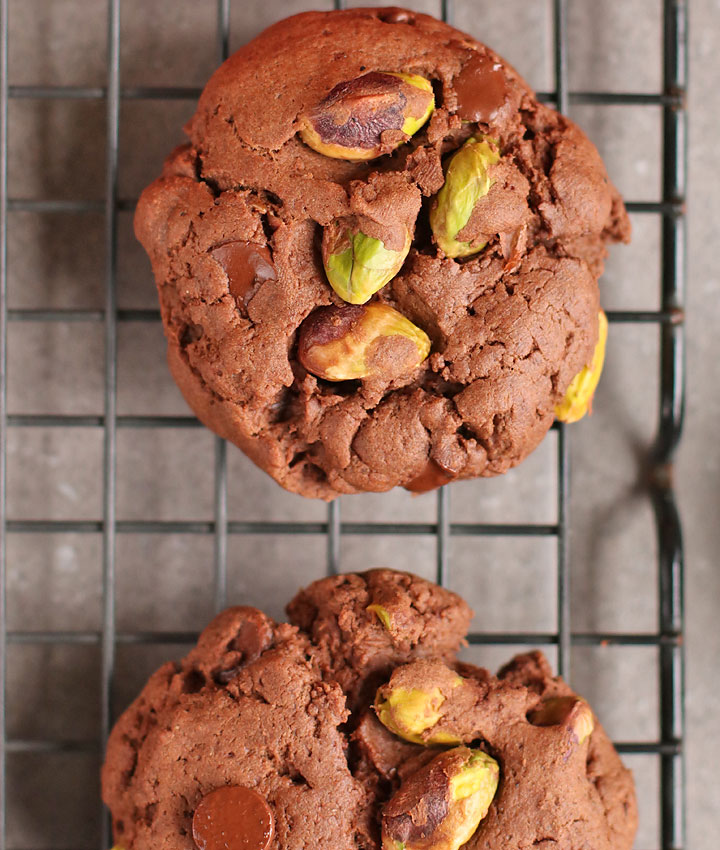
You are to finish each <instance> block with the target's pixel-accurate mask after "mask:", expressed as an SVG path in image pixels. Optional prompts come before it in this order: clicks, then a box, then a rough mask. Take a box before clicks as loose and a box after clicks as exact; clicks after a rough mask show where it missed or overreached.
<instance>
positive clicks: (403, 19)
mask: <svg viewBox="0 0 720 850" xmlns="http://www.w3.org/2000/svg"><path fill="white" fill-rule="evenodd" d="M378 18H380V20H381V21H383V22H384V23H386V24H414V23H415V15H413V13H412V12H410V11H408V10H407V9H399V8H398V7H397V6H390V8H388V9H381V10H380V12H379V13H378Z"/></svg>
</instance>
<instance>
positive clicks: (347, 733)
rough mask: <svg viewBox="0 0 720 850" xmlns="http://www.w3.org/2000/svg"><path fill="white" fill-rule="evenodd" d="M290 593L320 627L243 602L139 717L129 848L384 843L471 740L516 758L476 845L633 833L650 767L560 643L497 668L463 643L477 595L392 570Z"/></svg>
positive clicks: (119, 802) (590, 842) (130, 729)
mask: <svg viewBox="0 0 720 850" xmlns="http://www.w3.org/2000/svg"><path fill="white" fill-rule="evenodd" d="M368 606H370V608H371V610H370V611H368ZM288 608H289V611H290V613H291V616H292V617H293V619H294V620H295V621H296V623H298V625H299V626H300V628H298V627H297V626H293V625H288V624H277V623H274V622H273V621H272V620H270V619H269V618H268V617H266V616H265V615H264V614H262V613H261V612H260V611H258V610H256V609H254V608H231V609H229V610H228V611H225V612H224V613H223V614H221V615H219V616H218V617H216V618H215V620H213V622H212V623H211V624H210V625H209V626H208V628H207V629H206V630H205V631H204V632H203V633H202V635H201V636H200V639H199V641H198V644H197V646H196V647H195V649H193V650H192V651H191V652H190V654H189V655H188V656H187V657H186V658H185V659H184V660H183V661H182V662H181V663H179V664H172V663H171V664H166V665H165V666H164V667H162V668H160V670H158V672H157V673H155V674H154V676H152V677H151V679H150V680H149V682H148V684H147V685H146V686H145V688H144V690H143V692H142V693H141V694H140V696H139V697H138V698H137V700H135V702H134V703H133V704H132V705H131V706H130V708H129V709H128V710H127V711H126V712H125V713H124V714H123V716H122V717H121V718H120V720H119V721H118V723H117V725H116V726H115V728H114V729H113V732H112V734H111V736H110V740H109V742H108V748H107V754H106V760H105V765H104V768H103V774H102V786H103V799H104V800H105V802H106V803H107V805H108V806H109V808H110V810H111V813H112V821H113V829H114V836H115V842H116V844H117V845H118V846H119V847H121V848H122V850H195V848H198V850H221V848H224V847H225V846H226V844H227V842H228V841H229V842H230V843H229V844H228V845H227V846H228V847H229V848H230V850H239V848H242V847H247V848H251V849H252V850H271V848H272V850H291V848H306V847H314V848H317V850H331V848H333V850H334V848H337V847H338V846H339V847H345V848H351V850H352V849H353V848H354V850H378V848H379V847H380V842H381V831H380V829H381V824H386V822H388V819H387V818H386V817H384V813H385V814H388V813H389V814H390V815H391V816H392V817H391V819H390V820H391V825H392V827H393V828H400V827H401V826H402V825H403V824H405V823H406V820H407V818H406V817H405V813H404V808H403V807H404V806H405V804H406V803H405V801H408V800H410V801H414V805H420V806H421V807H422V806H424V805H425V803H424V802H423V801H427V803H428V805H430V804H432V802H433V797H432V793H433V789H432V788H427V789H426V788H425V787H424V786H423V782H424V781H425V780H424V777H431V778H432V777H435V779H434V780H433V781H435V780H437V779H438V778H439V779H442V777H443V776H444V775H446V773H447V771H448V770H450V769H451V768H452V766H453V765H459V764H461V763H463V762H465V761H466V760H467V754H468V753H469V752H470V751H469V750H467V749H466V748H465V746H463V745H467V746H468V747H472V748H473V749H472V752H473V753H478V752H480V756H481V759H485V760H487V756H489V757H490V763H492V764H493V765H495V764H496V765H497V767H496V766H494V767H493V770H494V772H495V775H494V784H493V785H492V787H491V789H490V791H489V796H487V795H486V796H487V800H486V801H485V808H484V809H483V813H482V814H481V815H479V817H480V822H479V826H478V827H477V829H476V830H475V829H474V827H472V829H471V830H470V831H472V835H471V837H470V838H469V840H468V842H467V844H466V846H467V847H468V848H470V850H473V848H478V850H480V848H482V850H503V848H506V847H507V846H513V847H533V846H550V844H551V843H552V844H553V845H556V846H557V847H558V848H565V849H566V850H572V848H576V847H585V846H587V847H593V848H597V850H630V847H631V845H632V841H633V837H634V833H635V829H636V824H637V814H636V809H635V796H634V788H633V783H632V778H631V775H630V773H629V771H627V770H626V769H625V768H624V767H623V766H622V764H621V762H620V760H619V758H618V756H617V753H616V752H615V750H614V749H613V746H612V744H611V742H610V741H609V739H608V738H607V736H606V735H605V733H604V731H603V730H602V728H601V727H600V725H599V724H598V722H597V720H596V719H595V718H594V716H593V714H592V712H591V710H590V707H589V706H588V705H587V703H585V701H584V700H582V699H580V698H579V697H577V696H576V695H574V694H573V692H572V691H571V689H570V688H569V687H568V686H567V685H566V684H565V683H564V682H562V680H560V679H558V678H553V676H552V673H551V671H550V668H549V666H548V664H547V661H546V660H545V659H544V657H543V656H542V654H541V653H539V652H536V653H531V654H528V655H522V656H518V657H516V658H515V659H514V660H513V661H512V662H511V663H510V664H509V665H507V666H506V667H504V668H503V669H502V670H501V671H500V672H499V674H498V676H497V677H496V676H493V675H491V674H490V673H489V672H488V671H487V670H483V669H481V668H478V667H474V666H472V665H469V664H463V663H460V662H457V660H456V658H455V650H456V649H457V648H458V646H459V644H460V643H461V641H462V638H463V635H464V634H465V632H466V630H467V627H468V625H469V620H470V615H471V612H470V610H469V608H468V607H467V605H466V604H465V603H464V602H463V601H462V600H461V599H460V598H459V597H458V596H456V595H455V594H452V593H450V592H448V591H446V590H443V589H442V588H439V587H436V586H435V585H432V584H431V583H429V582H426V581H424V580H422V579H419V578H418V577H416V576H410V575H408V574H405V573H395V572H392V571H390V570H372V571H370V572H368V573H364V574H362V575H352V574H351V575H347V576H337V577H335V578H332V579H326V580H322V581H319V582H315V584H313V585H311V586H310V587H309V588H307V589H305V590H304V591H301V592H300V593H299V594H298V595H297V596H296V597H295V599H294V600H293V601H292V602H291V603H290V605H289V606H288ZM364 644H366V647H365V649H363V645H364ZM378 679H381V682H382V684H381V687H380V688H379V689H378V690H377V694H376V693H375V684H374V683H376V682H377V681H378ZM371 683H373V687H372V690H370V688H369V686H370V684H371ZM391 694H395V695H396V696H398V695H399V697H400V699H399V702H398V701H396V702H393V701H392V699H391ZM346 695H347V696H348V697H349V699H347V700H346ZM408 695H409V697H410V699H409V700H408V699H407V696H408ZM426 695H427V696H428V698H429V702H428V701H426V700H425V697H426ZM388 704H392V711H391V712H390V713H388V711H387V708H386V706H387V705H388ZM398 706H399V707H400V708H399V709H398ZM408 706H409V707H410V709H411V710H410V711H409V713H408V712H407V711H405V713H404V714H403V713H402V712H403V708H407V707H408ZM398 712H399V713H398ZM407 723H410V724H411V725H413V724H414V725H413V729H412V730H411V734H410V737H411V738H412V739H413V740H411V741H408V740H406V734H407V729H406V726H407ZM418 723H419V725H418ZM456 746H457V747H459V749H458V750H457V753H455V752H454V748H455V747H456ZM439 753H446V754H447V758H443V759H440V760H438V754H439ZM440 762H442V765H441V764H440ZM441 768H442V769H441ZM439 771H440V772H439ZM443 771H444V773H443ZM498 777H499V784H497V783H498ZM408 783H409V784H408ZM496 785H497V790H495V786H496ZM447 791H448V786H447V783H446V784H445V788H444V794H445V797H444V799H445V804H446V808H445V809H438V811H439V812H440V815H442V818H444V817H445V814H444V812H445V811H446V810H447V809H448V806H447V802H448V800H447ZM452 799H453V798H452V797H451V798H450V802H451V803H452ZM391 801H392V802H391ZM488 806H489V808H488ZM455 814H457V812H456V813H455ZM442 818H441V819H442ZM398 825H400V826H398ZM442 826H443V827H444V828H445V829H446V832H447V829H449V827H448V824H447V823H443V824H442ZM403 828H404V827H403ZM468 834H469V832H468ZM428 850H432V848H431V847H430V846H428Z"/></svg>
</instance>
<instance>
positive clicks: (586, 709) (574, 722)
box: [528, 696, 595, 744]
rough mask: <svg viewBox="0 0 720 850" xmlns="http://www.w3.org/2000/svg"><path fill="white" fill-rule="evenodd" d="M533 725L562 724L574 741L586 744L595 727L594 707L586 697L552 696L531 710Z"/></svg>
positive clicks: (529, 718) (530, 716)
mask: <svg viewBox="0 0 720 850" xmlns="http://www.w3.org/2000/svg"><path fill="white" fill-rule="evenodd" d="M528 720H529V721H530V722H531V723H532V724H533V726H562V727H564V728H565V729H567V731H568V732H569V733H570V735H571V736H572V738H573V741H576V742H577V743H578V744H584V743H585V741H587V739H588V738H589V737H590V735H592V733H593V730H594V729H595V718H594V716H593V713H592V709H591V708H590V706H589V705H588V704H587V703H586V702H585V700H584V699H581V698H580V697H575V696H567V697H550V698H549V699H546V700H543V702H541V703H540V705H539V706H538V707H537V708H536V709H534V710H533V711H531V712H530V714H529V715H528Z"/></svg>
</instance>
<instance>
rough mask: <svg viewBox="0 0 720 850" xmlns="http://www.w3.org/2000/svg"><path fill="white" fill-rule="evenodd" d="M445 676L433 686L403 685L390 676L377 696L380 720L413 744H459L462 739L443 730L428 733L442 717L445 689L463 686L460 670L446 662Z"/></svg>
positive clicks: (443, 668) (442, 670)
mask: <svg viewBox="0 0 720 850" xmlns="http://www.w3.org/2000/svg"><path fill="white" fill-rule="evenodd" d="M439 669H440V671H441V672H442V674H443V676H442V679H441V680H438V682H437V685H435V686H434V687H430V688H416V687H410V688H406V687H402V686H400V685H398V684H396V683H394V682H393V679H392V678H391V679H390V682H388V684H387V685H383V686H382V687H381V688H378V691H377V694H376V697H375V712H376V713H377V716H378V719H379V720H380V722H381V723H382V724H383V726H385V727H386V728H387V729H389V730H390V732H392V733H393V734H395V735H398V736H399V737H401V738H404V739H405V740H406V741H410V742H412V743H413V744H424V745H425V746H428V747H433V746H449V745H453V744H459V743H460V739H459V738H458V737H456V736H455V735H452V734H450V733H449V732H446V731H444V730H442V729H438V730H437V731H435V732H432V733H430V734H428V730H430V729H432V727H433V726H435V725H436V724H437V723H438V721H439V720H440V718H441V717H442V711H441V709H442V706H443V703H444V702H445V699H446V697H445V695H444V694H443V690H445V691H452V690H453V689H455V688H457V687H460V686H461V685H463V683H464V680H463V678H462V677H461V676H458V675H457V673H455V672H454V671H452V670H450V669H449V668H448V667H445V666H444V665H442V667H441V668H439Z"/></svg>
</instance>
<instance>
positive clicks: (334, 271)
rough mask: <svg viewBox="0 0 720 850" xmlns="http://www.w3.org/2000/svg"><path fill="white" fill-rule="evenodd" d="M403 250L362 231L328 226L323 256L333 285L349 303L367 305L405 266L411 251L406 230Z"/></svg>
mask: <svg viewBox="0 0 720 850" xmlns="http://www.w3.org/2000/svg"><path fill="white" fill-rule="evenodd" d="M405 233H406V237H405V245H404V246H403V248H402V250H401V251H391V250H390V249H389V248H386V247H385V245H384V244H383V242H382V241H381V240H380V239H374V238H373V237H372V236H366V235H365V234H364V233H362V232H361V231H357V232H355V233H353V232H352V231H351V230H350V229H344V230H341V229H339V228H338V226H337V225H329V226H328V227H326V228H325V230H324V232H323V243H322V258H323V265H324V267H325V274H326V275H327V278H328V281H329V282H330V286H332V288H333V289H334V290H335V292H337V294H338V295H339V296H340V297H341V298H342V299H343V301H347V302H348V304H365V303H366V302H367V301H369V300H370V298H372V296H373V295H374V294H375V293H376V292H378V291H379V290H380V289H382V288H383V286H385V284H387V283H389V282H390V281H391V280H392V279H393V278H394V277H395V275H396V274H397V273H398V272H399V271H400V269H401V268H402V264H403V263H404V262H405V258H406V257H407V255H408V251H409V250H410V242H411V239H410V233H409V232H408V231H405Z"/></svg>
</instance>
